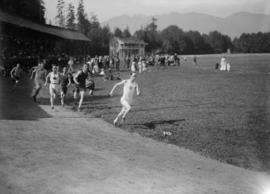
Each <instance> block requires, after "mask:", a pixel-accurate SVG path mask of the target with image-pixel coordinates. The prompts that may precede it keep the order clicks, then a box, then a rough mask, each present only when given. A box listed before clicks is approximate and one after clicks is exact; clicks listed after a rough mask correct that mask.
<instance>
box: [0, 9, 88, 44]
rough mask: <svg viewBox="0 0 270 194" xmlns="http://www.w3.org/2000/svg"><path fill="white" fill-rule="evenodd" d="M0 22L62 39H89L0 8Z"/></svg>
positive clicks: (77, 33)
mask: <svg viewBox="0 0 270 194" xmlns="http://www.w3.org/2000/svg"><path fill="white" fill-rule="evenodd" d="M0 22H5V23H9V24H13V25H16V26H19V27H21V28H28V29H31V30H35V31H38V32H42V33H45V34H50V35H54V36H57V37H60V38H63V39H69V40H81V41H90V39H89V38H87V37H86V36H85V35H83V34H82V33H79V32H76V31H72V30H68V29H64V28H59V27H56V26H51V25H45V24H38V23H35V22H32V21H29V20H27V19H23V18H21V17H18V16H14V15H11V14H8V13H5V12H3V11H1V10H0Z"/></svg>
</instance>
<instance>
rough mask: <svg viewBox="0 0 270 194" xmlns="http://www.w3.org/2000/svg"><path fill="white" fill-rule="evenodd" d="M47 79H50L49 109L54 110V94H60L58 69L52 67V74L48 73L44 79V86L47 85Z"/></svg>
mask: <svg viewBox="0 0 270 194" xmlns="http://www.w3.org/2000/svg"><path fill="white" fill-rule="evenodd" d="M48 79H50V86H49V91H50V101H51V108H52V109H54V99H55V98H56V94H59V93H60V73H59V72H58V67H56V66H55V65H53V66H52V72H50V73H49V74H48V75H47V77H46V82H45V84H44V85H45V86H46V85H47V83H48Z"/></svg>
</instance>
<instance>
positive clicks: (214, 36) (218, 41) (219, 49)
mask: <svg viewBox="0 0 270 194" xmlns="http://www.w3.org/2000/svg"><path fill="white" fill-rule="evenodd" d="M208 42H209V44H210V46H211V47H212V49H213V52H214V53H223V52H226V51H227V49H228V48H231V47H232V42H231V39H230V37H228V36H226V35H223V34H221V33H220V32H218V31H212V32H210V33H209V35H208Z"/></svg>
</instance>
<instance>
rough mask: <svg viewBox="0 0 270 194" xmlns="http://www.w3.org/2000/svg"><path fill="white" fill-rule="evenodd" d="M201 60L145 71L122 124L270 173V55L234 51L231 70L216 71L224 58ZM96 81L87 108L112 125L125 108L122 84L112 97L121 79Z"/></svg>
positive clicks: (139, 77) (199, 57) (151, 136)
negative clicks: (215, 68)
mask: <svg viewBox="0 0 270 194" xmlns="http://www.w3.org/2000/svg"><path fill="white" fill-rule="evenodd" d="M197 59H198V64H199V65H198V66H194V65H193V64H192V58H190V59H189V60H188V61H187V62H185V63H182V64H181V67H180V68H177V67H169V68H168V69H160V70H157V69H155V68H152V69H151V72H145V73H143V74H140V75H139V76H138V80H137V82H138V83H139V86H140V89H141V91H142V95H141V96H139V97H136V98H135V102H134V106H133V109H132V111H131V112H130V113H129V115H128V117H127V120H126V123H125V124H124V125H123V126H121V128H123V129H124V130H128V131H129V132H135V133H139V134H140V135H142V136H145V137H150V138H153V139H155V140H158V141H164V142H167V143H171V144H175V145H177V146H179V147H184V148H188V149H190V150H193V151H194V152H197V153H200V154H202V155H204V156H206V157H211V158H213V159H217V160H220V161H222V162H227V163H230V164H233V165H236V166H240V167H244V168H249V169H255V170H261V171H269V170H270V85H269V84H270V73H269V72H270V55H231V56H229V58H228V59H229V61H230V63H231V66H232V69H231V72H219V71H216V70H214V66H215V63H217V62H219V59H220V56H217V55H213V56H198V57H197ZM120 77H122V78H127V77H128V73H127V72H122V73H120ZM95 81H96V87H97V91H95V94H94V96H93V97H87V98H86V101H85V103H84V106H83V111H84V112H85V113H86V114H88V113H91V114H92V115H94V116H97V117H102V118H103V119H104V120H106V121H108V122H110V123H112V121H113V119H114V117H116V115H117V114H118V112H119V111H120V109H121V106H120V102H119V100H120V95H121V93H122V88H119V89H118V90H117V91H116V92H115V94H116V95H115V96H114V97H109V96H108V93H109V91H110V90H111V88H112V86H113V84H114V83H116V82H115V81H106V82H104V81H103V80H102V79H101V78H97V79H96V80H95ZM163 131H169V132H171V133H172V135H171V136H164V135H163Z"/></svg>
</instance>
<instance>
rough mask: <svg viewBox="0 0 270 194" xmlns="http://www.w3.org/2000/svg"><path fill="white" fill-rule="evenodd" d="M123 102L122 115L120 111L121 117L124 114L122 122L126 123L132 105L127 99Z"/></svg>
mask: <svg viewBox="0 0 270 194" xmlns="http://www.w3.org/2000/svg"><path fill="white" fill-rule="evenodd" d="M121 104H122V106H123V109H122V111H123V112H122V111H121V112H122V114H121V115H120V113H121V112H120V113H119V117H120V116H122V120H121V123H124V121H125V118H126V115H127V113H128V112H129V111H130V109H131V106H130V105H129V103H128V102H127V101H126V100H121Z"/></svg>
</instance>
